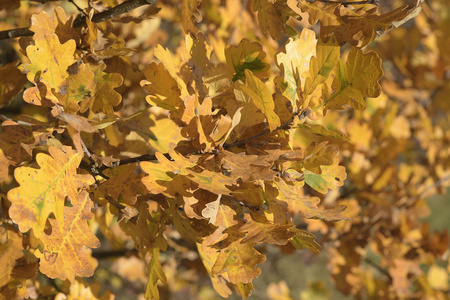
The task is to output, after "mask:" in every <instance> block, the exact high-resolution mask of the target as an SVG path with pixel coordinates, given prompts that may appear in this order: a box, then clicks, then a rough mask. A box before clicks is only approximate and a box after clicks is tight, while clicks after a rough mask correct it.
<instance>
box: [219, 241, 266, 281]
mask: <svg viewBox="0 0 450 300" xmlns="http://www.w3.org/2000/svg"><path fill="white" fill-rule="evenodd" d="M254 246H255V243H251V242H247V243H241V240H236V241H234V242H232V243H231V244H230V245H229V246H228V247H226V248H224V249H221V251H220V252H219V256H218V257H217V260H216V262H215V263H214V266H213V267H212V269H211V272H212V273H213V274H214V275H220V274H223V273H226V274H227V275H228V279H229V280H230V282H231V283H234V284H237V283H249V282H251V281H252V280H253V279H255V278H257V277H258V276H259V275H260V274H261V269H260V268H257V267H256V265H259V264H262V263H263V262H264V261H265V260H266V256H265V255H263V254H261V253H260V252H258V251H257V250H255V248H253V247H254Z"/></svg>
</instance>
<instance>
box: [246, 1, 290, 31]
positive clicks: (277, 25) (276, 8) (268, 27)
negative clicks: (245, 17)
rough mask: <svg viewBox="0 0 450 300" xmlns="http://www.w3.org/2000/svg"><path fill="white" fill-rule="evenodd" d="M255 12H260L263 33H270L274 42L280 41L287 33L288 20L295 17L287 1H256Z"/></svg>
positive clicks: (259, 17)
mask: <svg viewBox="0 0 450 300" xmlns="http://www.w3.org/2000/svg"><path fill="white" fill-rule="evenodd" d="M253 10H254V11H257V12H258V22H259V27H260V28H261V31H262V33H264V34H266V33H270V36H271V37H272V38H273V39H274V40H280V38H281V34H282V33H285V32H286V20H287V19H288V18H289V17H290V15H294V14H293V12H292V11H291V9H290V8H289V6H288V5H287V2H286V1H279V0H275V1H269V0H255V1H254V3H253Z"/></svg>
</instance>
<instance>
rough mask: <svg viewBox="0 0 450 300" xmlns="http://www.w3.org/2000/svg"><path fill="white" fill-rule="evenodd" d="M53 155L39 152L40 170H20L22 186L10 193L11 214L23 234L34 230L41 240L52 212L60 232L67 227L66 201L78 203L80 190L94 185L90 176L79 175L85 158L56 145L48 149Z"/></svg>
mask: <svg viewBox="0 0 450 300" xmlns="http://www.w3.org/2000/svg"><path fill="white" fill-rule="evenodd" d="M48 151H49V153H50V155H47V154H44V153H38V154H37V155H36V161H37V163H38V165H39V166H40V167H41V168H40V169H35V168H30V167H18V168H16V169H15V172H14V177H15V178H16V180H17V182H18V183H19V185H20V186H19V187H17V188H14V189H12V190H10V191H9V192H8V199H9V201H11V203H12V204H11V208H10V210H9V214H10V216H11V219H12V220H13V221H14V222H15V223H16V224H18V225H19V229H20V231H21V232H27V231H28V230H29V229H33V233H34V235H35V236H36V237H38V238H39V237H41V235H42V233H43V230H44V227H45V223H46V221H47V218H48V216H49V214H50V213H53V214H54V215H55V218H56V220H55V221H53V223H54V224H58V226H59V230H60V231H62V230H63V226H64V224H65V223H64V201H65V198H66V197H68V198H69V199H70V201H71V202H72V204H73V205H75V203H76V202H77V201H78V200H77V199H78V190H79V189H83V188H87V187H88V186H89V185H91V184H93V183H94V178H93V177H92V176H91V175H87V174H77V168H78V166H79V164H80V162H81V159H82V157H81V155H79V154H78V153H77V152H76V151H74V150H72V148H70V147H67V146H63V147H62V148H61V149H58V148H55V147H53V146H51V147H49V148H48Z"/></svg>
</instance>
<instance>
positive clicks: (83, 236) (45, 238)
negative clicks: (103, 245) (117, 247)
mask: <svg viewBox="0 0 450 300" xmlns="http://www.w3.org/2000/svg"><path fill="white" fill-rule="evenodd" d="M92 207H93V202H92V201H91V199H90V198H89V195H88V193H87V192H86V191H83V192H81V193H80V194H78V195H77V199H76V200H75V201H73V206H72V207H64V208H63V215H64V224H63V226H58V225H59V224H57V221H56V220H54V219H51V220H49V221H50V224H51V226H52V232H51V234H50V235H48V234H46V233H44V234H43V235H42V236H41V237H40V239H41V241H42V243H43V244H44V248H43V251H42V253H41V252H40V251H36V252H35V255H36V257H37V258H39V259H40V263H39V264H40V268H39V270H40V271H41V272H42V273H43V274H45V275H47V276H48V277H50V278H59V279H61V280H65V279H68V280H69V281H70V282H72V283H75V276H84V277H88V276H92V275H93V274H94V270H95V268H96V267H97V261H96V260H95V259H93V258H92V257H91V256H90V250H87V249H86V247H90V248H97V247H100V241H99V240H98V239H97V237H96V236H95V235H94V234H93V233H92V232H91V230H90V229H89V226H88V223H87V220H88V219H92V218H93V217H94V214H93V213H92V212H91V209H92ZM60 227H62V228H61V229H60ZM34 232H36V231H34Z"/></svg>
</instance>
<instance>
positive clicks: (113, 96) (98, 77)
mask: <svg viewBox="0 0 450 300" xmlns="http://www.w3.org/2000/svg"><path fill="white" fill-rule="evenodd" d="M87 67H88V69H89V70H91V71H92V72H93V73H94V81H95V93H94V95H93V97H89V98H87V99H84V100H83V101H82V102H81V103H80V107H81V109H80V111H81V112H85V111H86V110H87V109H88V108H89V109H90V111H91V113H98V112H103V113H105V114H112V113H114V110H113V106H117V105H119V104H120V102H121V101H122V96H121V95H120V94H119V93H118V92H116V91H115V90H114V89H115V88H118V87H119V86H121V85H122V83H123V77H122V75H120V74H118V73H105V72H103V71H104V70H105V69H106V65H105V64H104V63H100V64H99V65H93V64H88V65H87Z"/></svg>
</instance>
